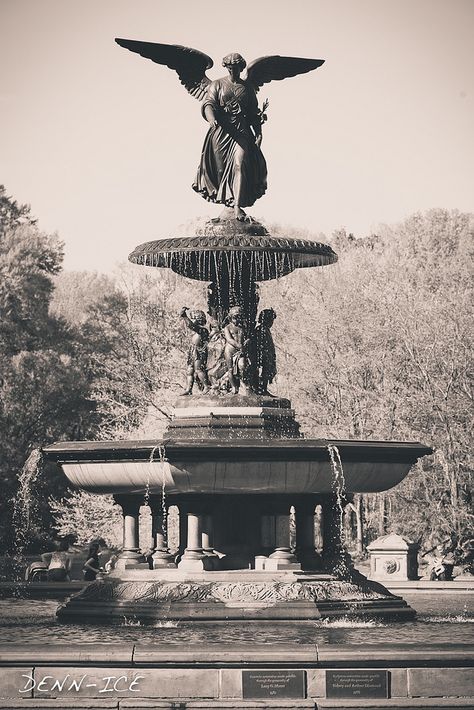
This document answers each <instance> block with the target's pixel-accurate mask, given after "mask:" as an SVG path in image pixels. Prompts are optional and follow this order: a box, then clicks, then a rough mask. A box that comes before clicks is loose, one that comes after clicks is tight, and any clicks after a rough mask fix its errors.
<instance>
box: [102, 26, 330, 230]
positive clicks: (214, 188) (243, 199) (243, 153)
mask: <svg viewBox="0 0 474 710" xmlns="http://www.w3.org/2000/svg"><path fill="white" fill-rule="evenodd" d="M115 41H116V42H117V43H118V44H119V45H120V46H121V47H125V48H126V49H129V50H130V51H132V52H137V53H138V54H140V55H141V56H142V57H145V58H147V59H151V60H152V61H154V62H156V63H157V64H163V65H164V66H167V67H169V68H170V69H174V70H175V71H176V72H177V74H178V77H179V79H180V81H181V84H183V86H184V87H185V88H186V89H187V91H188V92H189V93H190V94H191V96H194V97H195V98H196V99H198V100H199V101H202V114H203V116H204V118H205V119H206V120H207V121H208V123H209V124H210V128H209V131H208V132H207V135H206V138H205V140H204V146H203V149H202V154H201V161H200V164H199V167H198V171H197V175H196V179H195V181H194V183H193V189H194V190H195V191H196V192H198V193H199V194H201V195H202V197H204V199H206V200H208V201H210V202H216V203H219V204H223V205H225V206H226V207H228V208H232V209H233V211H234V216H235V218H236V219H238V220H245V219H246V215H245V212H244V210H243V207H250V206H251V205H253V204H254V203H255V201H256V200H258V198H259V197H261V196H262V195H263V194H264V193H265V190H266V186H267V166H266V162H265V158H264V157H263V153H262V151H261V148H260V146H261V142H262V124H263V122H264V121H265V118H266V115H265V108H266V106H265V104H264V107H263V110H260V109H259V107H258V102H257V92H258V90H259V88H260V87H261V86H263V84H266V83H268V82H270V81H273V80H281V79H287V78H289V77H292V76H296V75H297V74H305V73H306V72H309V71H311V70H313V69H317V68H318V67H320V66H321V65H322V64H323V63H324V60H323V59H303V58H299V57H281V56H279V55H274V56H267V57H260V58H259V59H256V60H255V61H253V62H251V63H250V64H249V65H248V67H247V75H246V78H245V79H244V78H242V77H241V73H242V71H243V70H244V69H245V67H246V62H245V60H244V58H243V57H242V56H241V55H240V54H238V53H236V52H233V53H231V54H228V55H227V56H226V57H224V59H223V60H222V65H223V66H224V67H225V68H226V69H227V71H228V76H225V77H222V78H221V79H216V80H215V81H211V79H209V77H208V76H207V75H206V70H207V69H210V68H211V67H212V66H213V61H212V59H211V58H210V57H208V56H207V55H206V54H203V53H202V52H200V51H199V50H197V49H191V48H190V47H181V46H179V45H170V44H156V43H153V42H140V41H136V40H129V39H119V38H117V39H116V40H115Z"/></svg>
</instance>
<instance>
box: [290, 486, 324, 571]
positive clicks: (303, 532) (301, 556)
mask: <svg viewBox="0 0 474 710" xmlns="http://www.w3.org/2000/svg"><path fill="white" fill-rule="evenodd" d="M315 507H316V505H315V501H314V499H309V500H308V499H305V498H303V499H301V500H299V501H297V503H296V506H295V522H296V556H297V558H298V562H301V564H302V566H303V569H310V570H315V569H321V565H322V561H321V557H320V555H318V553H317V552H316V550H315V545H314V512H315Z"/></svg>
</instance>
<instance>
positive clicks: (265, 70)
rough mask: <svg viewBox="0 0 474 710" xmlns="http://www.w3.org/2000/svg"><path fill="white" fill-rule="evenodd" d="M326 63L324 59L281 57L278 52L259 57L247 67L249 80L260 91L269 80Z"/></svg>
mask: <svg viewBox="0 0 474 710" xmlns="http://www.w3.org/2000/svg"><path fill="white" fill-rule="evenodd" d="M321 64H324V59H301V58H300V57H280V56H279V55H278V54H275V55H273V56H269V57H259V58H258V59H255V60H254V61H253V62H250V64H249V65H248V67H247V80H248V81H250V82H251V83H252V84H253V85H254V88H255V91H258V90H259V88H260V87H261V86H263V84H267V83H268V82H269V81H275V80H277V81H280V80H281V79H288V78H289V77H291V76H296V75H297V74H306V72H309V71H312V70H313V69H317V68H318V67H320V66H321Z"/></svg>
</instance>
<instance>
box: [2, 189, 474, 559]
mask: <svg viewBox="0 0 474 710" xmlns="http://www.w3.org/2000/svg"><path fill="white" fill-rule="evenodd" d="M0 205H1V214H2V217H3V220H4V221H3V227H2V232H1V243H0V273H1V274H2V276H3V274H4V275H5V277H4V278H2V281H1V284H0V308H1V315H2V318H1V325H0V369H1V373H0V374H1V378H2V379H1V394H2V407H1V409H0V427H1V434H2V436H1V442H0V446H1V447H2V450H1V452H0V454H1V461H0V466H1V474H2V476H3V478H4V480H5V481H6V483H7V489H8V492H9V495H13V493H14V491H15V482H16V479H17V475H18V471H19V469H20V468H21V464H22V461H23V460H24V459H25V456H26V455H27V453H28V452H29V450H31V448H32V447H34V446H37V445H44V444H46V443H49V442H50V441H52V440H53V439H68V438H70V439H73V438H75V439H78V438H109V437H119V438H120V437H122V438H123V437H131V438H138V437H140V436H152V437H158V436H159V435H160V434H161V433H162V431H163V429H164V428H165V426H166V423H167V421H168V418H169V415H170V413H171V406H172V403H173V401H174V400H175V398H176V395H177V393H178V391H179V389H180V387H181V386H182V385H183V384H184V379H185V351H186V347H187V342H188V337H189V336H188V334H187V333H186V332H185V330H184V329H183V327H182V324H181V321H180V319H179V318H178V317H177V313H178V311H179V309H180V308H181V306H183V305H186V306H188V307H196V308H203V309H205V287H204V285H203V284H201V283H197V282H191V281H188V280H185V279H182V278H180V277H177V276H176V275H175V274H173V273H171V272H165V271H163V270H160V271H157V270H154V269H144V268H142V267H136V266H132V265H127V266H124V267H123V268H122V270H121V271H120V272H119V273H118V274H117V275H116V277H115V279H114V280H112V279H111V278H109V277H105V276H100V275H97V274H90V273H68V272H63V273H59V271H60V268H61V259H62V250H61V245H60V243H59V241H58V240H57V238H56V237H54V236H50V235H44V234H42V233H41V232H39V230H38V228H37V226H36V224H35V222H34V220H33V219H32V218H31V216H30V212H29V209H28V208H25V207H23V206H18V205H16V203H14V202H13V201H12V200H11V199H9V198H7V197H6V195H5V192H4V191H3V192H2V193H1V202H0ZM272 231H274V232H275V231H278V228H277V227H272ZM280 231H282V232H284V233H285V234H288V230H282V229H280ZM303 236H307V235H303ZM318 239H319V240H321V239H323V237H321V235H318ZM471 239H472V230H471V226H470V218H469V215H466V214H461V213H458V212H456V211H452V212H448V211H446V210H432V211H430V212H428V213H426V214H424V215H421V214H417V215H414V216H413V217H411V218H410V219H408V220H406V221H405V222H404V223H403V224H401V225H398V226H396V227H381V228H380V229H379V231H378V234H377V235H372V236H370V237H367V238H363V239H354V237H353V236H352V235H350V234H349V235H348V234H347V233H346V232H345V231H344V230H340V231H339V232H337V233H335V234H334V235H333V238H332V245H333V247H334V248H335V250H336V251H337V252H338V254H339V262H338V264H337V265H335V266H332V267H325V268H324V269H318V270H316V269H311V270H300V271H298V272H295V273H294V274H292V275H290V276H288V277H285V278H283V279H281V280H279V281H278V282H271V283H269V284H264V285H262V287H261V290H260V293H261V301H260V306H261V307H270V306H271V307H273V308H275V310H276V311H277V314H278V317H277V320H276V322H275V325H274V328H273V331H274V339H275V343H276V346H277V358H278V362H277V365H278V370H279V374H278V376H277V380H276V382H275V383H274V386H273V391H274V393H275V394H278V395H280V396H288V397H290V398H291V400H292V403H293V406H294V407H295V409H296V410H297V412H298V418H299V420H300V421H301V423H302V428H303V430H304V432H305V434H306V435H307V436H318V437H326V438H334V439H337V438H339V439H343V438H361V439H395V440H419V441H421V442H423V443H425V444H428V445H431V446H433V447H434V448H435V453H434V455H433V456H431V457H426V458H425V459H423V461H421V462H420V463H419V464H418V465H417V466H416V467H414V469H413V471H412V472H411V474H410V475H409V476H408V478H407V479H406V481H405V482H404V483H403V484H402V485H400V486H398V487H397V488H396V489H394V490H392V491H388V492H387V493H385V494H378V495H372V496H356V497H355V499H354V501H353V504H352V506H350V507H349V508H348V521H347V524H348V529H349V530H352V529H353V530H354V536H355V537H357V535H356V531H357V530H358V538H359V540H358V546H359V549H361V547H362V545H363V544H366V543H367V542H368V541H369V540H370V539H372V538H373V537H375V536H376V535H378V534H380V533H383V532H386V531H392V530H393V531H397V532H401V533H403V534H405V535H406V536H408V537H412V538H413V539H416V540H420V541H422V543H423V544H424V546H425V548H429V547H431V546H433V545H434V544H435V543H436V542H438V541H439V540H444V539H447V538H448V537H454V536H457V537H465V536H466V535H467V534H468V532H469V528H470V527H472V506H471V498H470V491H469V485H468V483H469V474H470V471H471V470H472V457H471V453H470V443H471V438H472V437H471V428H470V422H471V421H472V363H471V360H470V353H471V352H472V338H473V333H472V326H471V324H470V310H471V307H472V290H471V286H470V283H469V277H470V272H471V270H472V252H471V249H472V247H471ZM329 241H331V240H329ZM62 481H63V478H62V477H60V476H58V475H57V473H55V472H51V471H48V472H46V474H45V476H44V481H43V489H42V491H41V501H42V503H41V506H40V507H41V510H42V515H41V516H39V517H38V530H36V532H35V534H36V535H37V536H38V535H40V533H41V530H44V529H45V528H47V526H48V524H51V522H52V519H51V517H50V514H51V510H50V507H48V503H47V501H48V499H50V498H51V496H53V497H54V498H55V499H56V500H59V499H60V498H61V497H62V496H63V495H64V493H65V491H64V483H63V482H62ZM74 495H75V496H76V498H70V499H69V502H67V500H68V499H67V498H66V503H63V504H59V503H53V508H54V515H55V519H56V520H57V527H58V529H59V530H61V531H63V532H64V530H65V526H66V527H68V525H67V518H68V516H69V517H70V518H73V519H74V521H75V522H74V524H75V525H76V526H77V528H81V529H80V530H79V529H78V530H77V532H79V536H80V537H81V539H82V537H84V538H85V537H87V529H88V526H89V523H88V522H87V520H88V519H89V518H88V517H87V516H84V515H82V514H77V515H76V514H74V513H73V512H72V508H71V505H73V504H74V501H76V502H77V500H76V499H77V495H79V494H74ZM80 495H82V494H80ZM95 500H97V499H95ZM88 501H89V504H88V509H89V511H90V510H91V509H92V508H93V506H94V498H93V497H90V496H89V498H88ZM3 505H4V509H3V511H2V512H4V511H5V503H4V504H3ZM97 506H98V507H97V515H96V516H95V517H96V519H99V518H102V519H106V525H105V526H104V529H103V530H102V531H101V530H99V529H97V530H95V528H94V534H97V535H98V534H102V536H104V537H107V536H108V534H109V536H110V530H106V529H105V528H106V527H107V526H108V527H109V528H111V525H110V523H111V522H112V520H109V517H110V518H111V519H113V520H116V510H115V508H113V507H112V502H111V500H109V499H103V500H102V501H101V502H100V503H99V502H97ZM104 506H105V507H104ZM75 507H77V506H75ZM91 507H92V508H91ZM73 508H74V505H73ZM99 508H100V510H99ZM107 511H109V513H107ZM81 515H82V517H81ZM88 516H89V517H90V514H89V512H88ZM92 517H93V516H92ZM3 519H5V520H6V521H7V520H8V518H3ZM82 519H83V523H81V520H82ZM91 519H92V518H91ZM112 527H113V525H112ZM82 528H84V530H82ZM104 533H105V534H104Z"/></svg>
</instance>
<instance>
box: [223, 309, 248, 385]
mask: <svg viewBox="0 0 474 710" xmlns="http://www.w3.org/2000/svg"><path fill="white" fill-rule="evenodd" d="M227 318H228V323H227V325H226V326H225V328H224V337H225V348H224V358H225V361H226V365H227V375H228V378H229V384H230V387H231V392H232V394H237V393H238V392H239V389H241V390H242V394H244V395H246V394H248V386H247V381H246V380H247V377H246V375H247V369H248V359H247V353H246V349H247V347H248V345H249V342H250V340H249V339H248V338H246V336H245V332H244V329H243V327H242V310H241V308H240V306H233V307H232V308H231V309H230V310H229V314H228V316H227Z"/></svg>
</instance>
